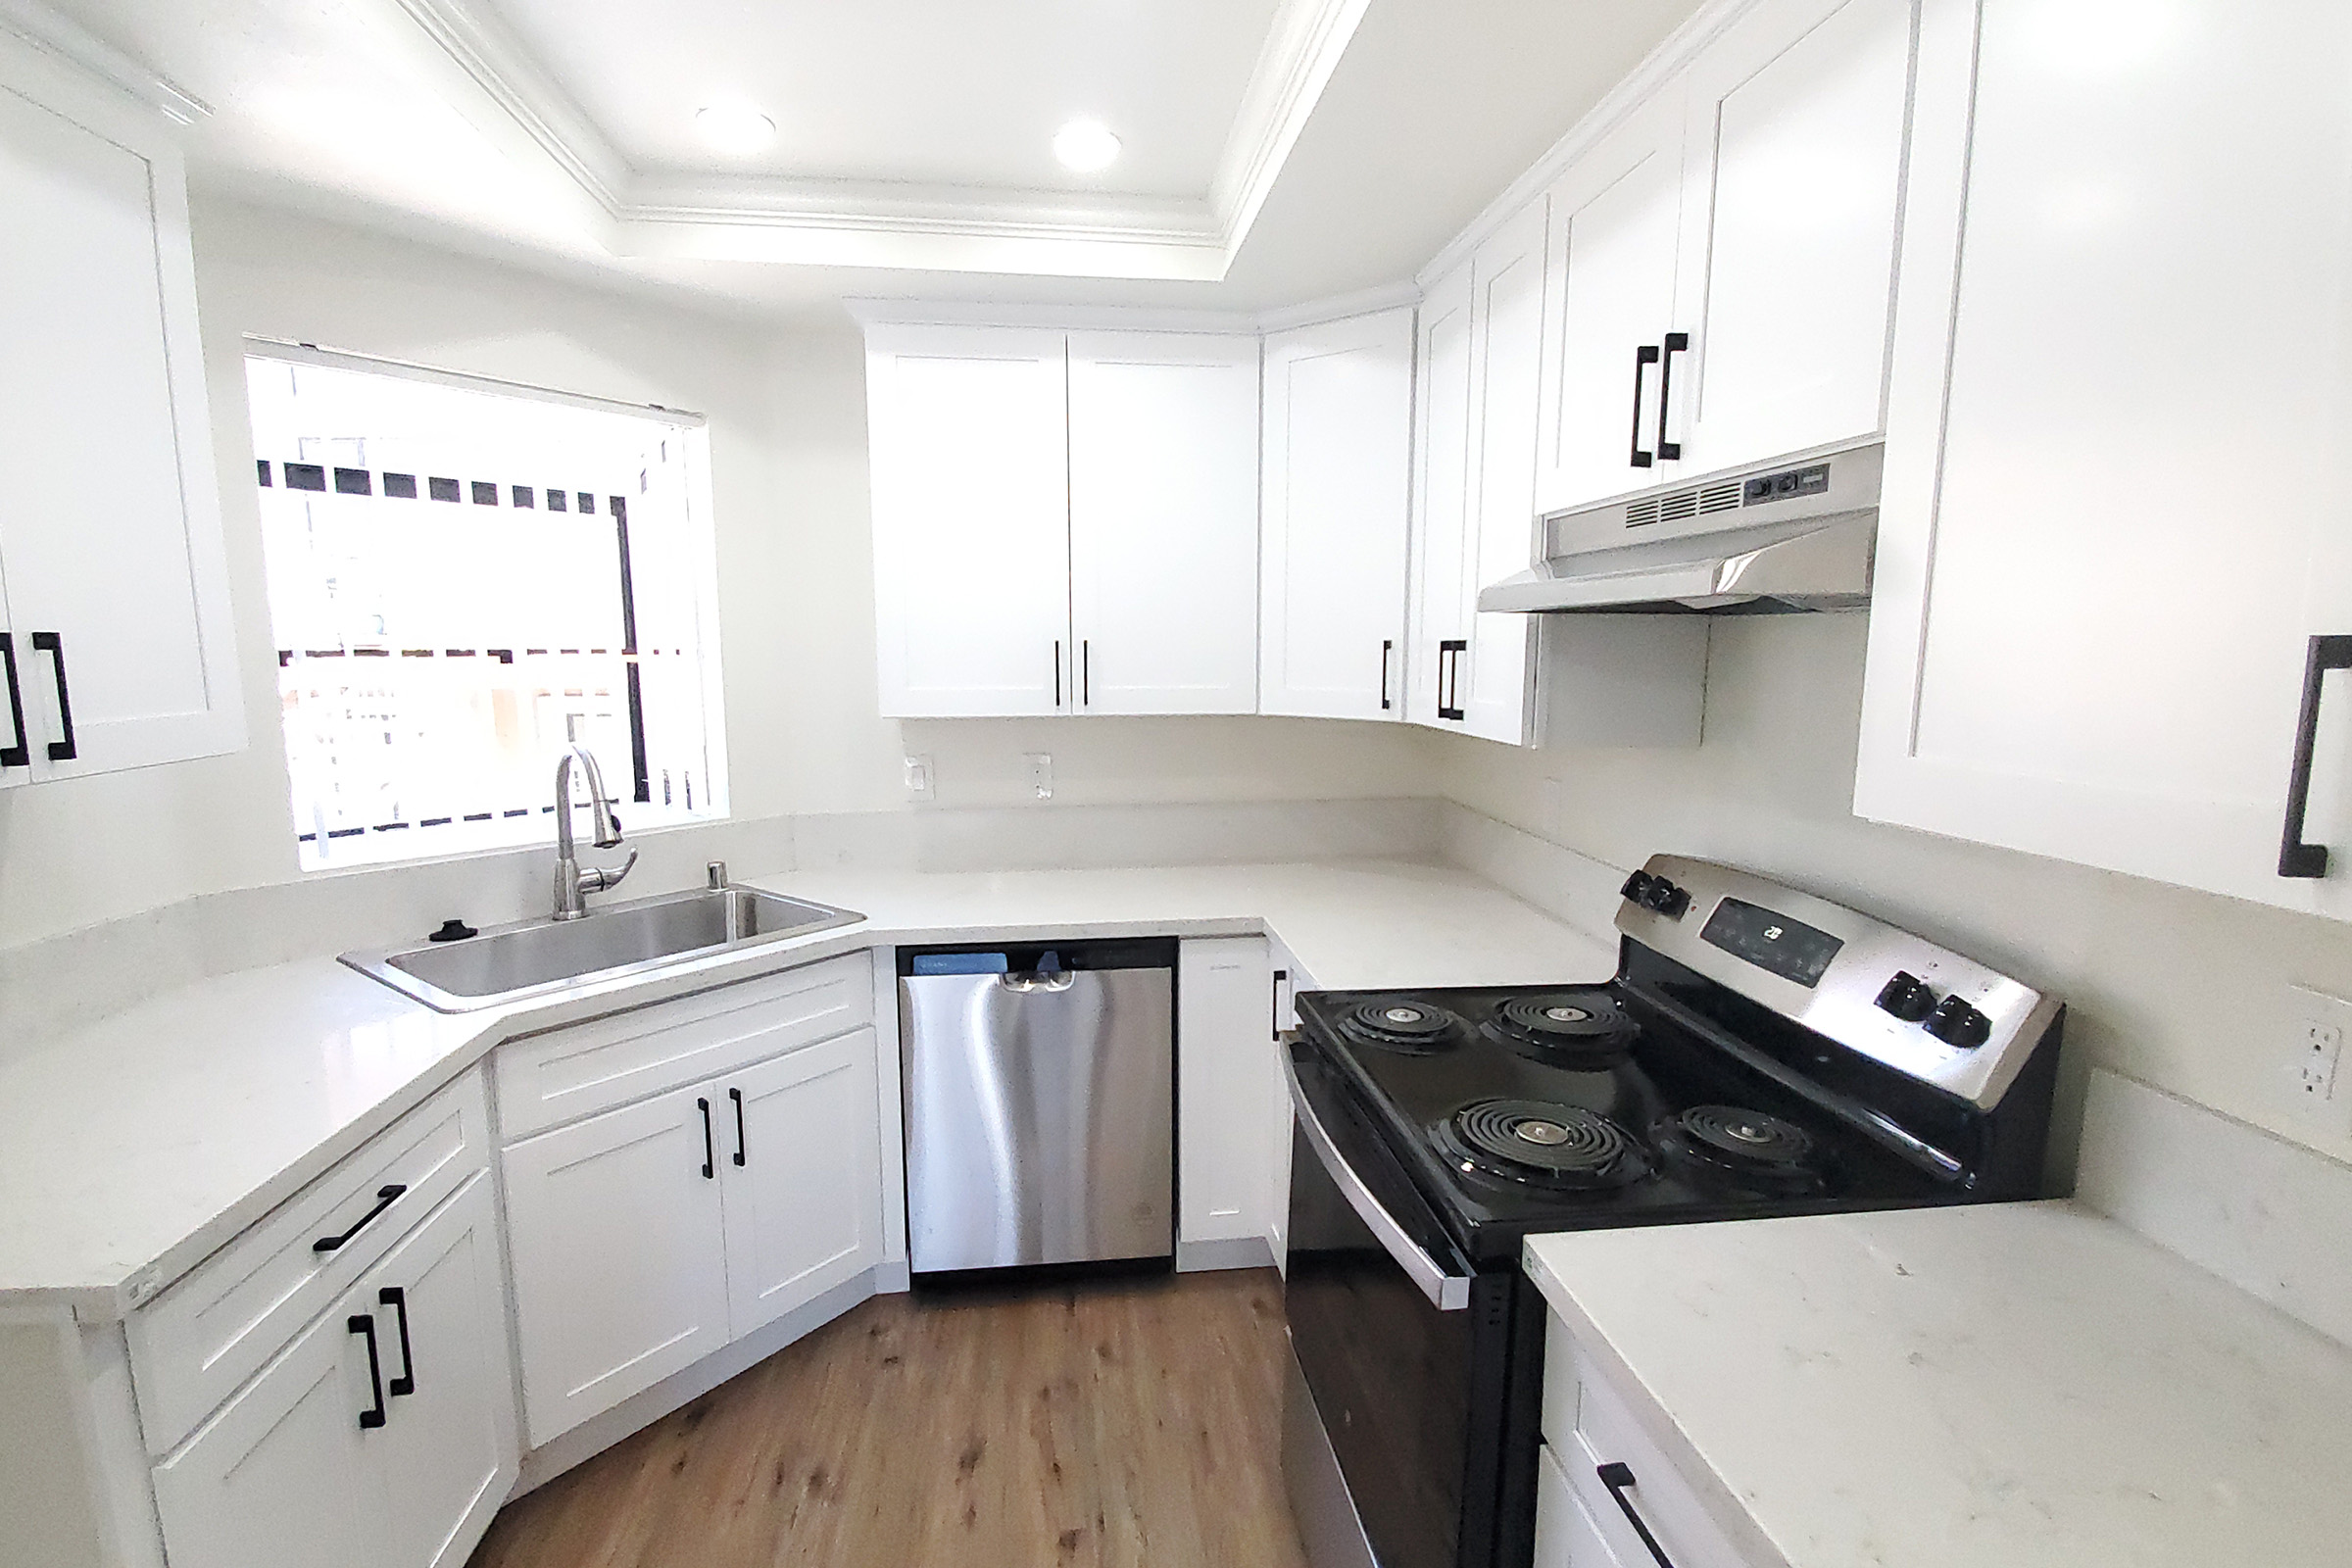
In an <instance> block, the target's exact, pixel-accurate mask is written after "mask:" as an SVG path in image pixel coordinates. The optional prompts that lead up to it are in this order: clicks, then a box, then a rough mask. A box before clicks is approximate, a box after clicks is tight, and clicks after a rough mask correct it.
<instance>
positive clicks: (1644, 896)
mask: <svg viewBox="0 0 2352 1568" xmlns="http://www.w3.org/2000/svg"><path fill="white" fill-rule="evenodd" d="M1656 880H1657V878H1656V877H1653V876H1651V875H1650V874H1649V873H1648V872H1647V871H1636V872H1635V873H1634V874H1633V875H1632V876H1629V877H1627V878H1626V879H1625V886H1624V887H1622V888H1620V889H1619V890H1618V892H1617V896H1618V897H1619V898H1621V899H1623V900H1625V901H1626V902H1627V903H1628V904H1646V903H1647V902H1648V900H1649V885H1650V884H1651V883H1652V882H1655V881H1656Z"/></svg>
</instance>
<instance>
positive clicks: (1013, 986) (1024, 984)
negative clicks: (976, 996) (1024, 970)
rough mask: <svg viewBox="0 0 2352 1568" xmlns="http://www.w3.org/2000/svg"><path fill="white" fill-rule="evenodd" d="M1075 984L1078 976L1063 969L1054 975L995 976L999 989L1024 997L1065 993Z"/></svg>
mask: <svg viewBox="0 0 2352 1568" xmlns="http://www.w3.org/2000/svg"><path fill="white" fill-rule="evenodd" d="M1077 983H1078V974H1077V971H1076V970H1073V969H1063V970H1060V971H1059V972H1057V973H1054V974H1013V973H1010V972H1007V973H1005V974H1001V975H999V976H997V985H998V987H999V988H1000V989H1002V990H1005V991H1010V992H1013V993H1015V994H1016V995H1019V996H1024V997H1028V996H1035V995H1037V994H1038V993H1039V992H1049V993H1050V992H1056V991H1067V990H1069V989H1070V987H1072V986H1074V985H1076V984H1077Z"/></svg>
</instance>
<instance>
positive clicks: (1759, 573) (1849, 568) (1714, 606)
mask: <svg viewBox="0 0 2352 1568" xmlns="http://www.w3.org/2000/svg"><path fill="white" fill-rule="evenodd" d="M1885 450H1886V449H1885V448H1884V447H1883V446H1882V445H1880V444H1878V443H1875V442H1874V443H1872V444H1871V445H1869V446H1862V447H1855V448H1853V449H1851V450H1850V451H1845V452H1837V453H1832V454H1830V455H1829V456H1827V457H1820V458H1814V459H1811V460H1809V461H1807V462H1805V463H1802V464H1797V465H1794V466H1778V467H1774V468H1770V469H1763V470H1758V471H1755V472H1751V473H1736V474H1727V475H1724V476H1722V477H1720V478H1716V479H1710V480H1708V481H1707V482H1706V483H1705V484H1701V485H1694V486H1691V487H1690V488H1688V489H1684V490H1670V491H1664V492H1651V493H1649V494H1647V495H1642V496H1638V497H1636V498H1634V499H1633V500H1631V501H1618V502H1612V503H1611V504H1609V505H1608V506H1605V507H1593V508H1591V509H1589V510H1587V511H1583V512H1570V513H1563V514H1561V515H1557V516H1554V517H1550V518H1547V519H1545V521H1544V561H1543V562H1542V563H1541V564H1539V565H1537V566H1536V567H1535V568H1534V569H1533V570H1529V571H1523V572H1521V573H1519V574H1518V575H1517V576H1515V577H1505V578H1504V579H1503V580H1502V581H1500V582H1498V583H1495V584H1494V585H1493V586H1491V587H1488V588H1485V589H1483V590H1481V591H1480V593H1479V596H1478V608H1479V609H1481V610H1523V611H1536V612H1568V611H1587V612H1593V611H1619V612H1623V611H1700V612H1713V613H1740V612H1746V613H1771V612H1776V611H1808V610H1856V609H1860V608H1861V607H1863V606H1865V605H1867V604H1868V603H1869V602H1870V568H1871V550H1872V547H1873V545H1874V544H1875V543H1876V542H1877V538H1878V527H1879V472H1880V467H1881V464H1882V460H1883V458H1884V455H1885Z"/></svg>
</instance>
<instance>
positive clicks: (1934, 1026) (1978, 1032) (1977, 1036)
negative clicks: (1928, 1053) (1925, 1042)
mask: <svg viewBox="0 0 2352 1568" xmlns="http://www.w3.org/2000/svg"><path fill="white" fill-rule="evenodd" d="M1927 1031H1928V1033H1930V1034H1932V1035H1934V1036H1935V1037H1936V1039H1938V1040H1940V1041H1942V1042H1943V1043H1944V1044H1945V1045H1947V1046H1958V1047H1959V1048H1960V1049H1961V1050H1963V1051H1971V1050H1974V1049H1975V1048H1977V1047H1978V1046H1981V1045H1983V1044H1984V1043H1985V1041H1987V1040H1990V1039H1991V1038H1992V1020H1991V1019H1990V1018H1987V1017H1985V1015H1984V1014H1983V1013H1981V1012H1979V1011H1978V1010H1977V1009H1976V1008H1974V1007H1972V1006H1970V1005H1968V1004H1967V1003H1965V1002H1963V1001H1961V1000H1960V999H1959V998H1958V997H1946V998H1944V999H1943V1000H1942V1001H1941V1002H1939V1003H1937V1004H1936V1010H1935V1011H1934V1012H1931V1013H1929V1014H1928V1022H1927Z"/></svg>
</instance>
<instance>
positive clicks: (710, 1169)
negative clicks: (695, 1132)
mask: <svg viewBox="0 0 2352 1568" xmlns="http://www.w3.org/2000/svg"><path fill="white" fill-rule="evenodd" d="M694 1103H696V1104H697V1105H699V1106H701V1107H702V1112H703V1180H705V1181H714V1180H716V1179H717V1177H718V1161H717V1160H716V1159H714V1158H712V1157H711V1102H709V1101H708V1100H705V1099H703V1098H702V1097H701V1096H700V1095H697V1096H696V1097H695V1101H694Z"/></svg>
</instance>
